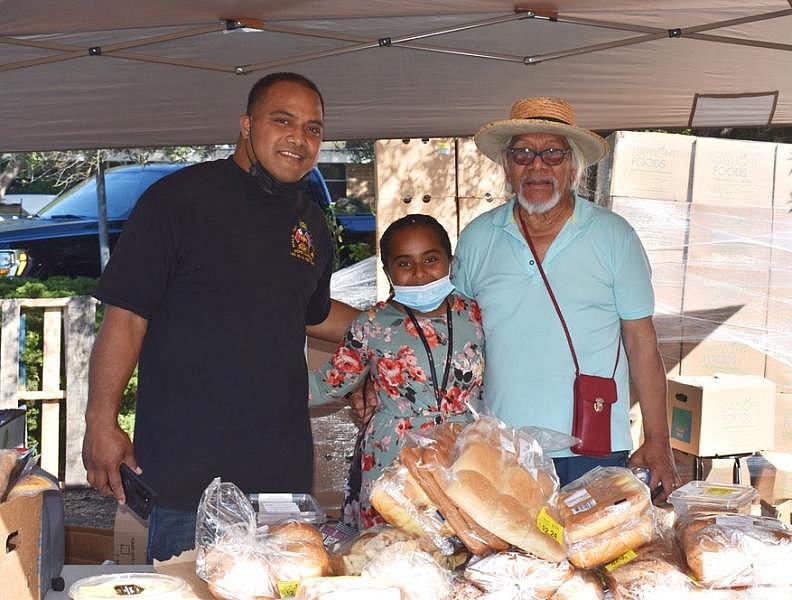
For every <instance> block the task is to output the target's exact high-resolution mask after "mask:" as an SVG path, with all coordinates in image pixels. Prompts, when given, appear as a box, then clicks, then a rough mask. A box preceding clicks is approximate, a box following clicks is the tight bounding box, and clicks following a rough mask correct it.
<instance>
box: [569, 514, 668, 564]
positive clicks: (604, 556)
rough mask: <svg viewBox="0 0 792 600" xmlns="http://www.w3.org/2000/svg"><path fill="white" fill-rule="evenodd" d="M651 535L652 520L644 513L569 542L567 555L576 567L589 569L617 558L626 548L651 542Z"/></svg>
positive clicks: (630, 548) (632, 548) (633, 547)
mask: <svg viewBox="0 0 792 600" xmlns="http://www.w3.org/2000/svg"><path fill="white" fill-rule="evenodd" d="M653 536H654V520H653V518H652V515H651V514H646V515H643V516H640V517H638V518H637V519H633V520H632V521H627V522H626V523H622V524H621V525H620V526H619V527H616V528H614V529H611V530H608V531H603V532H602V533H599V534H598V535H595V536H593V537H589V538H586V539H583V540H579V541H577V542H575V543H574V544H570V545H569V547H568V548H567V555H568V556H569V560H570V562H571V563H572V564H573V565H575V566H576V567H578V568H580V569H591V568H593V567H596V566H598V565H604V564H605V563H608V562H610V561H612V560H615V559H617V558H619V557H620V556H621V555H622V554H624V553H625V552H627V551H628V550H634V549H636V548H639V547H640V546H643V545H644V544H647V543H649V542H651V541H652V537H653Z"/></svg>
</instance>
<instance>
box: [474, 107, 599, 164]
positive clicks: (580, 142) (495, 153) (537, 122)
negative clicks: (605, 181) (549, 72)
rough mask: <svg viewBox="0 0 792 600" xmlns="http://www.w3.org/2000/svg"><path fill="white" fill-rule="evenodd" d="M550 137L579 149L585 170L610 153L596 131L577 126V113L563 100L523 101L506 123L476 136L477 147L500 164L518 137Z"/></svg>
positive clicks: (512, 111) (495, 124)
mask: <svg viewBox="0 0 792 600" xmlns="http://www.w3.org/2000/svg"><path fill="white" fill-rule="evenodd" d="M523 133H550V134H553V135H561V136H564V137H566V138H569V139H571V140H572V141H573V142H575V143H576V144H577V146H578V148H580V152H581V154H582V156H581V158H582V159H583V162H584V163H585V164H586V166H589V165H593V164H594V163H595V162H597V161H598V160H600V159H601V158H602V157H603V156H605V154H606V153H607V152H608V143H607V142H606V141H605V140H604V139H602V138H601V137H600V136H598V135H597V134H596V133H594V132H593V131H589V130H588V129H582V128H580V127H577V126H576V125H575V111H574V110H572V106H570V104H569V102H567V101H566V100H563V99H561V98H546V97H539V98H523V99H522V100H518V101H517V102H515V103H514V104H513V105H512V108H511V114H510V115H509V118H508V119H506V120H505V121H495V122H493V123H487V124H486V125H484V127H482V128H481V129H479V130H478V132H477V133H476V137H475V140H476V146H478V149H479V150H481V152H482V153H484V154H485V155H486V156H487V157H488V158H490V159H492V160H494V161H495V162H497V163H499V162H500V160H501V156H502V154H503V151H504V150H505V149H506V146H508V145H509V141H510V140H511V139H512V137H514V136H515V135H521V134H523Z"/></svg>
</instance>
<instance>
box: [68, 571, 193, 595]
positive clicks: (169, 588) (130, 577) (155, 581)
mask: <svg viewBox="0 0 792 600" xmlns="http://www.w3.org/2000/svg"><path fill="white" fill-rule="evenodd" d="M182 588H184V580H183V579H182V578H181V577H173V576H171V575H160V574H158V573H113V574H110V575H96V576H94V577H85V578H83V579H80V580H78V581H75V582H74V583H73V584H72V585H71V587H70V588H69V597H70V598H71V599H72V600H104V599H108V600H118V598H120V597H123V596H134V597H135V598H157V599H161V598H172V597H173V596H172V595H171V594H173V593H174V592H178V591H180V590H181V589H182Z"/></svg>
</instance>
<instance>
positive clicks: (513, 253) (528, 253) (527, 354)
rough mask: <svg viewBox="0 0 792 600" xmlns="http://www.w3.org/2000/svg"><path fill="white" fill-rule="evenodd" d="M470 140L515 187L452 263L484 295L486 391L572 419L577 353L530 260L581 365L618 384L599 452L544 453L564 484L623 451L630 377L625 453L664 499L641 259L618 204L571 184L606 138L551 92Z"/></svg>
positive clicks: (617, 459)
mask: <svg viewBox="0 0 792 600" xmlns="http://www.w3.org/2000/svg"><path fill="white" fill-rule="evenodd" d="M475 140H476V144H477V146H478V147H479V149H480V150H481V152H483V153H484V154H485V155H486V156H488V157H489V158H490V159H492V160H493V161H495V162H497V163H499V164H500V165H502V166H503V169H504V172H505V177H506V181H507V184H508V187H509V188H510V190H511V192H513V194H514V195H513V197H512V198H511V199H510V200H509V201H508V202H507V203H506V204H504V205H502V206H499V207H497V208H495V209H493V210H490V211H489V212H487V213H485V214H483V215H481V216H479V217H478V218H477V219H475V220H474V221H473V222H472V223H470V224H469V225H468V226H467V227H466V228H465V229H464V231H463V232H462V234H461V235H460V238H459V243H458V245H457V248H456V254H455V260H454V267H453V282H454V285H455V287H456V288H457V289H458V290H459V291H460V292H462V293H463V294H466V295H468V296H471V297H474V298H475V299H476V300H477V301H478V303H479V305H480V306H481V311H482V318H483V322H484V330H485V335H486V340H487V368H486V371H485V395H486V399H487V402H488V404H489V405H490V406H491V407H492V409H493V411H494V412H495V414H496V415H497V416H498V417H500V418H501V419H502V420H504V421H505V422H507V423H509V424H511V425H515V426H522V425H538V426H543V427H548V428H551V429H555V430H557V431H562V432H566V433H570V432H571V431H572V417H573V382H574V379H575V364H574V361H573V358H572V351H571V349H570V343H569V342H568V341H567V336H566V334H565V332H564V328H563V326H562V322H561V318H560V317H559V313H558V311H557V310H556V308H555V307H554V305H553V301H552V300H551V296H550V293H549V292H548V288H547V286H546V285H545V283H544V281H543V279H542V276H541V273H540V271H539V269H538V268H537V267H538V265H537V264H536V263H537V261H541V265H542V266H543V267H544V271H545V274H546V276H547V279H548V283H549V285H550V289H551V290H552V292H553V294H554V295H555V298H556V300H557V303H558V310H559V311H560V313H561V315H562V316H563V319H564V321H565V322H566V326H567V329H568V331H569V336H570V338H571V343H572V347H573V348H574V352H575V354H576V357H577V360H578V363H579V366H580V372H581V373H586V374H591V375H597V376H601V377H604V378H610V377H613V378H614V379H615V381H616V389H617V399H616V402H615V403H614V404H613V405H611V407H610V409H611V418H610V454H607V455H604V456H603V455H601V454H600V455H598V456H587V455H585V454H576V453H575V452H573V451H572V450H569V451H563V452H558V453H555V455H554V461H555V463H556V469H557V471H558V474H559V477H560V478H561V481H562V483H567V482H569V481H571V480H574V479H576V478H577V477H579V476H580V475H582V474H583V473H585V472H586V471H588V470H590V469H591V468H593V467H594V466H597V465H603V466H606V465H625V464H626V463H627V460H628V455H629V452H630V450H631V438H630V431H629V418H628V409H629V394H630V388H629V382H630V378H632V380H633V382H634V385H635V389H636V390H637V393H638V396H639V402H640V406H641V411H642V414H643V426H644V438H645V442H644V444H643V445H642V446H641V447H640V448H639V449H638V450H636V451H635V453H634V454H632V456H631V457H630V459H629V463H630V464H631V465H633V466H645V467H648V468H649V469H650V471H651V481H650V487H651V488H652V489H655V488H656V487H657V486H659V485H660V484H662V486H663V489H662V490H658V491H659V493H660V494H661V495H660V499H663V498H664V497H665V495H666V494H667V493H668V492H670V491H671V490H672V489H674V488H675V487H676V486H677V485H678V484H679V479H678V476H677V473H676V469H675V467H674V462H673V456H672V454H671V448H670V445H669V436H668V425H667V419H666V386H665V369H664V367H663V363H662V359H661V357H660V354H659V351H658V348H657V336H656V334H655V330H654V326H653V324H652V313H653V312H654V294H653V291H652V285H651V270H650V266H649V263H648V260H647V257H646V254H645V252H644V250H643V247H642V246H641V242H640V240H639V239H638V236H637V235H636V233H635V231H634V230H633V229H632V227H631V226H630V225H629V224H628V223H627V222H626V221H625V220H624V219H623V218H622V217H620V216H619V215H616V214H614V213H612V212H610V211H608V210H605V209H603V208H600V207H598V206H595V205H593V204H591V203H590V202H588V201H586V200H584V199H581V198H579V197H578V196H576V195H575V193H574V191H573V190H574V189H575V188H576V186H577V182H578V181H579V179H580V177H581V176H582V175H583V172H584V170H585V168H586V167H588V166H590V165H592V164H594V163H595V162H597V161H598V160H600V159H601V158H602V157H603V156H604V155H605V153H606V152H607V144H606V142H605V140H603V139H602V138H601V137H600V136H598V135H597V134H595V133H593V132H591V131H587V130H585V129H581V128H579V127H577V126H576V124H575V116H574V112H573V110H572V107H571V106H570V105H569V104H568V103H567V102H566V101H564V100H561V99H555V98H526V99H524V100H520V101H518V102H516V103H515V104H514V106H513V107H512V111H511V115H510V118H509V119H506V120H503V121H497V122H495V123H490V124H488V125H485V126H484V127H483V128H482V129H481V130H479V132H478V133H477V134H476V138H475ZM529 238H530V240H531V241H532V242H533V245H534V251H535V253H534V252H532V250H531V248H530V247H529V244H528V242H527V240H528V239H529ZM618 357H621V359H619V358H618ZM606 453H607V451H606Z"/></svg>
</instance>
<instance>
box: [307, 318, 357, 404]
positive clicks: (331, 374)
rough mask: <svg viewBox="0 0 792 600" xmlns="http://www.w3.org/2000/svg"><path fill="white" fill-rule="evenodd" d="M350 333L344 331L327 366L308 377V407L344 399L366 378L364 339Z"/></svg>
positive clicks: (349, 331)
mask: <svg viewBox="0 0 792 600" xmlns="http://www.w3.org/2000/svg"><path fill="white" fill-rule="evenodd" d="M352 331H353V330H352V329H350V330H348V331H347V332H346V334H345V335H344V338H343V339H342V340H341V343H340V344H339V345H338V348H337V349H336V351H335V354H333V356H332V357H331V358H330V360H329V361H327V363H325V364H324V365H323V366H322V367H320V368H319V369H318V370H316V371H313V372H311V373H309V374H308V388H309V397H308V405H309V406H320V405H322V404H327V403H329V402H332V401H334V400H338V399H340V398H343V397H344V396H345V395H346V394H347V393H349V392H351V391H352V390H353V389H355V388H356V387H357V386H358V385H359V384H360V383H362V382H363V381H364V379H365V377H367V376H368V373H369V360H368V346H367V344H366V340H365V338H364V339H362V340H361V339H356V338H355V337H354V335H353V333H352Z"/></svg>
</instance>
